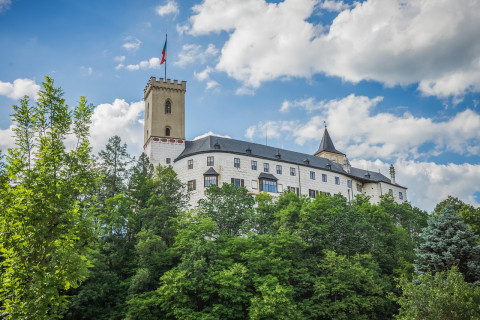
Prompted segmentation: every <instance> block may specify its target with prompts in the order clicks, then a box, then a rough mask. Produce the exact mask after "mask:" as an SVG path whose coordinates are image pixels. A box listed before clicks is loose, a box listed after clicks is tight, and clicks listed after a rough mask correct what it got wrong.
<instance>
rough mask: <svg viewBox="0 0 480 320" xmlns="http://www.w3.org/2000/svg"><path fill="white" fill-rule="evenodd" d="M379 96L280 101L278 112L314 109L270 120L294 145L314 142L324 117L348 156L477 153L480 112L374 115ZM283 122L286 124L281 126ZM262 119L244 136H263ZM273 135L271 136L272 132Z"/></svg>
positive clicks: (384, 157) (415, 156)
mask: <svg viewBox="0 0 480 320" xmlns="http://www.w3.org/2000/svg"><path fill="white" fill-rule="evenodd" d="M380 101H382V97H375V98H368V97H365V96H356V95H353V94H351V95H349V96H347V97H345V98H343V99H335V100H329V101H319V102H316V101H315V100H314V99H311V98H309V99H305V100H300V101H293V102H289V101H284V102H283V103H282V106H281V108H280V110H282V111H284V112H286V111H288V109H289V108H292V107H301V108H305V109H306V110H307V111H310V112H316V113H315V114H314V115H313V116H311V117H310V119H309V120H308V121H306V122H303V123H301V122H299V121H288V122H285V121H270V122H268V126H269V128H270V127H271V128H276V130H277V131H282V132H283V134H285V135H287V136H290V137H291V138H294V139H295V142H296V143H297V144H299V145H303V144H305V143H306V142H307V141H316V140H317V141H318V140H319V138H320V137H321V136H322V134H323V130H324V121H326V123H327V124H328V127H329V128H330V130H329V131H330V133H331V135H332V137H333V138H334V141H335V146H336V147H337V149H339V150H341V151H343V152H346V153H347V154H348V155H349V156H350V157H353V158H364V159H372V158H373V159H375V158H383V159H393V158H401V159H419V158H428V157H429V156H431V155H439V154H441V153H444V152H447V151H449V152H454V153H457V154H462V155H479V154H480V147H479V146H480V114H479V113H478V112H475V111H474V110H472V109H466V110H464V111H462V112H458V113H457V114H455V116H453V117H452V118H450V119H448V120H445V121H435V120H433V119H431V118H425V117H414V116H413V115H411V114H409V113H404V114H403V115H401V116H398V115H394V114H391V113H386V112H381V113H376V114H374V113H373V109H374V108H375V106H376V105H377V104H378V103H379V102H380ZM285 123H288V124H289V125H288V126H285V125H284V124H285ZM264 128H265V123H263V122H260V123H259V124H257V125H254V126H251V127H249V128H248V129H247V131H246V134H245V136H246V137H247V138H249V139H252V138H253V137H254V136H255V135H257V136H258V138H261V137H263V136H264ZM272 137H276V135H275V136H272Z"/></svg>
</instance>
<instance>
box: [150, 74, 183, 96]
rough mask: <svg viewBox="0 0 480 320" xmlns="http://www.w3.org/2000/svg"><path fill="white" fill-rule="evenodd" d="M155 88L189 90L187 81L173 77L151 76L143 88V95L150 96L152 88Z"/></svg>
mask: <svg viewBox="0 0 480 320" xmlns="http://www.w3.org/2000/svg"><path fill="white" fill-rule="evenodd" d="M153 88H161V89H170V90H180V91H183V92H185V91H187V81H181V82H178V80H173V82H171V79H166V80H164V79H163V78H159V79H158V81H157V78H155V77H150V80H149V81H148V83H147V86H146V87H145V89H144V90H143V97H144V99H145V98H146V97H147V96H148V94H149V92H150V90H152V89H153Z"/></svg>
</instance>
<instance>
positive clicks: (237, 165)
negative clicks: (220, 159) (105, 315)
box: [233, 158, 240, 168]
mask: <svg viewBox="0 0 480 320" xmlns="http://www.w3.org/2000/svg"><path fill="white" fill-rule="evenodd" d="M233 166H234V167H235V168H240V158H233Z"/></svg>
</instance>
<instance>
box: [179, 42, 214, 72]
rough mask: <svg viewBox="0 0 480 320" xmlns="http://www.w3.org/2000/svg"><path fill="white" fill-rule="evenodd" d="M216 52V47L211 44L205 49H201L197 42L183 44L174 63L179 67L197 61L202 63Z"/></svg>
mask: <svg viewBox="0 0 480 320" xmlns="http://www.w3.org/2000/svg"><path fill="white" fill-rule="evenodd" d="M217 54H218V49H217V48H215V45H213V44H209V45H208V46H207V48H206V49H205V50H202V47H201V46H200V45H197V44H184V45H183V46H182V51H181V52H180V53H179V54H178V61H175V62H174V64H175V65H177V66H179V67H181V68H184V67H186V66H187V65H188V64H191V63H194V62H197V61H198V62H200V63H202V64H203V63H205V61H206V60H207V59H208V58H210V57H214V56H216V55H217Z"/></svg>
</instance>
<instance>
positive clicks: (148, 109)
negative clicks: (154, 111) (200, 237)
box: [147, 102, 150, 119]
mask: <svg viewBox="0 0 480 320" xmlns="http://www.w3.org/2000/svg"><path fill="white" fill-rule="evenodd" d="M149 113H150V103H149V102H148V103H147V119H148V114H149Z"/></svg>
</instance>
